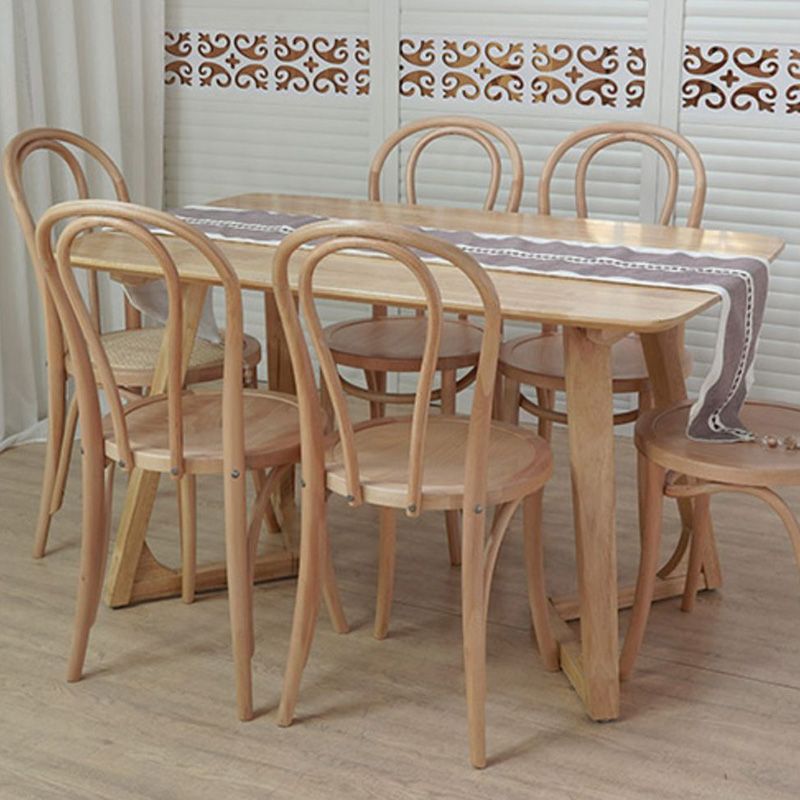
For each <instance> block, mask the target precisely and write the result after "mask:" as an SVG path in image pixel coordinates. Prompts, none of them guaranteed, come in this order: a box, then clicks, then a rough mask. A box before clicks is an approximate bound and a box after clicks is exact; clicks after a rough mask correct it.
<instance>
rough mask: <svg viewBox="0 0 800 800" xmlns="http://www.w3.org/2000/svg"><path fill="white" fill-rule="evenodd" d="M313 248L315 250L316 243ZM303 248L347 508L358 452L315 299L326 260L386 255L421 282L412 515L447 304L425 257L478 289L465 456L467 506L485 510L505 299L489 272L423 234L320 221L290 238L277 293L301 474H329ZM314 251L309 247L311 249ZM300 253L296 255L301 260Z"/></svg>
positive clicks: (357, 497) (280, 258)
mask: <svg viewBox="0 0 800 800" xmlns="http://www.w3.org/2000/svg"><path fill="white" fill-rule="evenodd" d="M312 243H313V244H312ZM300 248H304V249H303V251H302V264H301V265H300V267H299V274H298V278H297V292H298V295H299V312H300V313H302V316H303V318H304V320H305V322H306V325H307V329H308V333H309V338H310V340H311V344H312V347H313V348H314V351H315V353H316V356H317V359H318V361H319V364H320V371H321V381H323V382H324V385H325V388H326V389H327V391H328V394H329V397H330V399H331V402H332V406H333V411H334V414H335V417H336V423H337V427H338V435H339V437H340V441H341V445H342V454H343V459H344V466H345V472H346V479H347V491H348V498H347V499H348V502H350V504H351V505H359V504H360V503H361V502H362V493H361V482H360V476H359V467H358V454H357V452H356V449H355V444H354V437H353V423H352V420H351V418H350V414H349V410H348V407H347V401H346V398H345V394H344V392H343V390H342V387H341V384H340V382H339V376H338V373H337V371H336V364H335V362H334V360H333V357H332V355H331V352H330V350H329V349H328V346H327V344H326V341H325V337H324V334H323V330H322V322H321V321H320V318H319V315H318V313H317V310H316V307H315V305H314V297H313V278H314V272H315V270H316V269H317V267H318V266H319V264H320V262H322V261H323V260H324V259H325V258H326V257H328V256H330V255H333V254H336V253H340V252H342V251H345V250H346V251H348V252H350V253H351V252H352V251H354V250H362V251H369V252H370V253H376V252H377V253H380V254H382V255H383V256H387V257H388V258H390V259H392V260H393V261H395V262H397V263H399V264H401V265H402V266H404V267H405V268H406V269H408V270H409V271H410V272H411V273H412V274H413V275H414V277H415V278H416V280H417V282H418V283H419V285H420V287H421V289H422V292H423V295H424V297H425V302H426V305H427V335H426V341H425V348H424V351H423V353H424V354H423V358H422V366H421V369H420V371H419V383H418V386H417V394H416V400H415V403H414V407H413V414H412V424H411V437H410V441H409V476H408V487H407V503H406V513H407V514H408V515H409V516H417V515H418V514H419V513H420V512H421V510H422V509H421V502H420V498H421V487H422V480H423V473H424V466H425V465H424V452H425V437H426V432H427V427H428V414H429V409H430V400H431V392H432V390H433V378H434V374H435V372H436V361H437V358H438V352H439V342H440V336H441V329H442V316H443V310H442V298H441V295H440V293H439V287H438V284H437V283H436V280H435V279H434V277H433V274H432V273H431V271H430V269H429V268H428V267H427V266H426V264H425V262H424V261H423V260H422V258H421V254H424V253H428V254H430V255H431V256H433V257H434V258H436V259H437V260H443V261H445V262H448V263H449V264H451V265H452V266H453V267H455V268H456V269H458V270H460V271H461V272H462V273H463V274H464V275H465V276H466V278H467V279H468V280H469V281H470V283H471V284H472V285H473V286H474V287H475V289H476V290H477V292H478V294H479V296H480V298H481V300H482V302H483V308H484V328H483V331H484V332H483V341H482V345H481V351H480V359H479V362H478V367H477V377H476V381H475V397H474V401H473V405H472V412H471V415H470V423H469V433H468V442H467V457H466V481H467V485H466V487H465V492H466V495H465V504H466V503H469V502H472V503H474V504H479V505H483V504H484V502H483V497H482V496H481V493H482V492H483V491H485V484H486V470H487V460H488V459H487V448H488V443H489V425H490V421H491V410H492V394H493V391H494V379H495V372H496V368H497V357H498V353H499V347H500V324H501V315H500V301H499V299H498V297H497V293H496V291H495V288H494V284H493V283H492V281H491V278H490V277H489V275H488V273H487V272H486V271H485V270H484V269H483V268H482V267H481V266H480V265H479V264H478V263H477V262H476V261H475V260H474V259H473V258H472V257H471V256H469V255H467V254H466V253H464V252H462V251H461V250H459V249H458V248H457V247H455V246H453V245H451V244H448V243H447V242H443V241H441V240H440V239H435V238H434V237H432V236H428V235H426V234H424V233H421V232H419V231H414V230H410V229H408V228H403V227H400V226H396V225H388V224H379V223H362V222H340V221H331V222H318V223H315V224H312V225H306V226H304V227H302V228H300V229H299V230H297V231H295V232H294V233H292V234H291V235H290V236H287V237H286V239H284V240H283V242H282V243H281V244H280V246H279V247H278V249H277V252H276V254H275V259H274V261H273V289H274V292H275V298H276V300H277V304H278V309H279V311H280V316H281V320H282V322H283V327H284V330H285V333H286V338H287V342H288V346H289V353H290V356H291V359H292V366H293V367H294V373H295V380H296V382H297V395H298V401H299V405H300V431H301V448H302V458H303V473H304V476H305V477H306V479H308V477H309V472H308V471H310V470H316V471H317V474H319V472H320V471H321V470H322V469H324V461H323V458H324V456H323V452H322V450H323V441H324V439H323V430H324V420H323V412H322V405H321V401H320V396H319V391H318V389H317V385H316V381H315V379H314V372H313V369H312V362H311V355H310V352H309V349H308V345H307V343H306V340H305V338H304V335H303V330H302V327H301V325H300V315H299V313H298V308H297V306H296V305H295V302H294V300H293V297H292V288H291V286H290V281H289V261H290V259H291V258H292V257H293V254H294V253H295V252H296V251H298V250H299V249H300ZM306 248H309V249H306ZM300 255H301V254H299V253H298V255H297V258H299V257H300Z"/></svg>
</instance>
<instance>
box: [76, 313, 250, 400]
mask: <svg viewBox="0 0 800 800" xmlns="http://www.w3.org/2000/svg"><path fill="white" fill-rule="evenodd" d="M163 339H164V329H163V328H160V327H158V328H137V329H132V330H124V331H112V332H110V333H105V334H103V335H102V336H101V337H100V340H101V342H102V343H103V347H104V348H105V351H106V354H107V355H108V360H109V363H110V365H111V370H112V372H113V373H114V378H115V380H116V381H117V384H118V385H119V386H149V385H150V381H151V380H152V376H153V371H154V370H155V368H156V364H157V363H158V354H159V353H160V351H161V343H162V341H163ZM243 355H244V363H245V365H246V366H248V367H255V366H257V365H258V363H259V362H260V361H261V345H260V344H259V342H258V339H254V338H253V337H252V336H248V335H247V334H245V336H244V354H243ZM224 362H225V346H224V345H223V344H222V343H219V344H215V343H214V342H208V341H206V340H205V339H200V338H197V339H195V342H194V348H193V349H192V355H191V359H190V361H189V369H188V372H187V374H186V383H187V384H192V383H202V382H204V381H213V380H216V379H218V378H221V377H222V368H223V364H224ZM66 367H67V371H68V372H69V371H71V365H70V361H69V354H67V357H66Z"/></svg>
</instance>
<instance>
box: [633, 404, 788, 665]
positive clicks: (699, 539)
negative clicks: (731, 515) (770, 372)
mask: <svg viewBox="0 0 800 800" xmlns="http://www.w3.org/2000/svg"><path fill="white" fill-rule="evenodd" d="M690 406H691V404H689V403H683V404H679V405H674V406H672V407H670V408H666V409H658V410H654V411H649V412H647V413H646V414H643V415H642V417H641V418H640V419H639V421H638V422H637V423H636V430H635V442H636V448H637V450H638V458H639V463H640V466H639V482H640V485H639V490H640V498H641V499H640V508H641V513H642V518H641V523H640V524H641V539H642V549H641V557H640V562H639V576H638V579H637V583H636V593H635V597H634V605H633V612H632V615H631V621H630V627H629V629H628V635H627V637H626V639H625V644H624V647H623V650H622V657H621V661H620V676H621V677H623V678H627V677H629V676H630V675H631V673H632V671H633V667H634V664H635V661H636V657H637V655H638V653H639V649H640V647H641V644H642V639H643V638H644V631H645V627H646V625H647V618H648V616H649V614H650V606H651V604H652V601H653V590H654V586H655V579H656V571H657V568H658V567H657V559H658V554H659V543H660V539H661V528H662V519H661V516H662V505H663V498H664V496H667V497H677V498H694V508H695V526H694V531H693V536H692V540H691V547H690V550H689V565H688V571H687V575H686V583H685V585H684V592H683V600H682V603H681V608H682V610H683V611H691V610H692V609H693V608H694V602H695V597H696V595H697V590H698V588H699V586H700V581H701V573H702V571H703V565H704V564H708V563H710V562H711V560H712V559H713V558H714V551H713V543H712V541H711V538H710V537H711V530H712V528H711V507H710V506H711V495H715V494H721V493H729V492H738V493H740V494H748V495H752V496H753V497H757V498H759V499H760V500H763V501H764V502H765V503H766V504H767V505H768V506H769V507H770V508H771V509H772V510H773V511H774V512H775V513H776V514H777V515H778V517H779V518H780V520H781V522H783V525H784V527H785V528H786V531H787V532H788V534H789V539H790V541H791V544H792V548H793V550H794V557H795V561H796V562H797V565H798V567H799V568H800V525H798V521H797V518H796V517H795V515H794V514H793V513H792V511H791V509H790V508H789V506H788V505H787V503H786V501H785V500H784V499H783V498H782V497H781V496H780V495H779V494H778V493H777V492H776V491H775V488H779V487H785V486H800V447H799V446H798V436H799V435H800V408H796V407H791V406H785V405H778V404H775V403H746V404H745V406H744V408H743V409H742V413H741V419H742V422H743V423H744V425H745V427H746V428H747V429H748V430H750V431H754V432H756V439H755V440H754V441H752V442H736V443H726V444H720V443H708V442H699V441H693V440H691V439H689V438H688V437H687V435H686V426H687V422H688V417H689V410H690Z"/></svg>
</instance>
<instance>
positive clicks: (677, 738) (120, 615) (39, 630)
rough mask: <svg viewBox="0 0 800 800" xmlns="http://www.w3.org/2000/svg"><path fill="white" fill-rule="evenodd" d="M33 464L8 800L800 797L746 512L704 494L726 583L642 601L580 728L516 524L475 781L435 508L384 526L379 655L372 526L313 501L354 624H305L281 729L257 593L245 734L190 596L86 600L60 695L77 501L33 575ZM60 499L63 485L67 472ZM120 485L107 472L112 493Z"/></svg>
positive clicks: (225, 643) (769, 568)
mask: <svg viewBox="0 0 800 800" xmlns="http://www.w3.org/2000/svg"><path fill="white" fill-rule="evenodd" d="M360 405H361V404H359V406H360ZM355 410H356V411H357V412H358V411H359V410H361V411H363V413H366V411H365V409H358V408H356V409H355ZM390 413H394V412H393V411H390ZM553 448H554V450H555V456H556V457H555V475H554V477H553V480H551V482H550V483H549V484H548V486H547V493H546V497H545V504H544V530H545V532H546V534H547V574H548V582H549V588H550V590H551V592H552V593H553V594H555V595H561V594H564V593H567V592H569V591H570V590H571V588H572V584H573V576H574V564H573V550H574V544H573V541H572V536H571V534H570V529H571V525H572V521H571V509H570V506H569V501H568V495H569V491H570V487H569V466H568V459H567V458H566V432H565V431H562V430H559V429H556V430H555V431H554V434H553ZM44 449H45V447H44V445H43V444H33V445H28V446H24V447H18V448H16V449H12V450H8V451H6V452H4V453H2V454H0V493H1V494H2V508H3V515H2V520H0V544H2V547H3V558H2V559H0V654H1V655H0V684H2V686H3V690H2V695H3V697H2V713H1V714H0V796H3V798H4V800H5V798H8V800H17V798H35V799H36V800H86V799H87V798H111V797H113V798H115V800H141V798H143V797H148V798H183V797H191V798H193V799H194V800H219V798H220V797H222V796H225V797H231V798H233V797H235V798H236V799H237V800H263V798H264V797H265V795H269V796H270V797H271V798H274V800H297V798H298V797H299V796H301V795H302V797H303V800H332V798H336V799H337V800H338V799H339V798H349V800H374V798H375V797H376V796H377V797H386V798H398V799H399V798H402V800H429V798H431V797H432V796H433V797H441V798H450V797H454V796H457V797H459V798H461V799H462V800H486V798H503V799H504V800H532V798H535V799H536V800H538V799H539V798H542V799H543V800H545V799H546V800H570V799H571V798H572V799H574V798H580V799H581V800H583V799H584V798H587V800H588V799H589V798H591V799H592V800H595V798H597V799H598V800H599V798H603V800H605V798H611V797H613V798H615V800H642V799H643V798H647V800H676V798H679V797H686V798H700V797H702V798H707V799H708V800H718V799H723V798H724V800H796V798H797V796H798V793H800V774H798V770H797V748H796V740H797V719H798V714H799V713H800V680H798V676H800V646H799V643H800V615H798V613H797V609H798V601H799V598H800V588H798V580H797V571H796V568H795V566H794V563H793V560H792V557H791V548H790V547H789V545H788V542H787V540H786V538H785V536H783V535H781V529H780V523H779V522H778V521H777V518H775V520H774V523H773V521H772V518H771V517H769V516H767V515H769V514H770V513H771V512H770V511H769V510H768V509H766V507H764V506H762V505H761V504H760V503H759V502H758V501H757V500H755V499H752V498H747V497H742V496H730V497H726V498H724V499H723V498H720V499H719V502H716V501H712V502H714V517H715V521H716V525H717V528H718V529H719V530H720V531H722V532H724V536H722V537H721V541H720V548H721V555H722V557H723V561H724V566H725V577H726V585H725V588H724V590H721V591H719V592H705V593H702V594H701V595H700V596H699V597H698V599H697V607H696V610H695V612H694V613H693V614H681V613H680V611H679V603H680V600H679V599H673V600H667V601H664V602H662V603H656V604H655V605H654V606H653V609H652V611H651V614H650V620H649V623H648V630H647V636H646V638H645V641H644V645H643V649H642V652H641V655H640V657H639V663H638V670H637V672H636V673H635V675H634V679H633V680H631V681H627V682H626V683H625V684H624V685H623V693H622V709H621V710H622V719H621V720H620V721H619V722H616V723H610V724H607V725H595V724H592V723H590V722H589V721H588V720H587V719H586V716H585V714H584V713H583V710H582V707H581V704H580V701H579V699H578V696H577V695H576V693H575V692H574V691H573V690H572V689H571V688H570V686H569V684H568V682H567V680H566V678H565V677H564V675H563V674H562V673H548V672H546V671H545V670H544V669H542V667H541V665H540V661H539V658H538V655H537V653H536V649H535V647H534V646H533V644H532V641H531V630H530V612H529V608H528V601H527V597H526V587H525V569H524V558H523V551H522V536H521V513H520V512H518V514H517V516H516V517H515V518H514V520H513V521H512V527H511V530H510V532H509V533H508V535H507V537H506V543H505V544H504V546H503V550H502V552H501V554H500V560H499V563H498V567H497V573H496V576H495V581H494V584H495V585H494V588H493V593H492V602H491V605H490V608H489V621H488V650H489V662H488V663H489V675H488V677H489V692H488V697H487V716H488V719H489V722H490V736H491V738H490V745H491V752H492V753H494V757H493V758H492V759H491V761H490V768H489V769H487V770H484V771H483V772H481V773H480V774H476V773H475V772H474V771H473V770H470V769H469V767H468V766H466V765H465V763H464V754H465V742H464V738H463V736H462V735H458V734H459V733H460V731H461V728H462V726H463V716H464V710H463V703H464V700H463V690H462V678H461V670H462V667H461V659H460V653H459V643H460V639H461V627H460V619H459V607H460V576H459V571H458V570H455V569H451V568H450V567H449V566H448V564H447V560H446V558H442V557H441V556H442V552H441V551H442V541H441V535H440V534H441V521H440V518H439V515H436V514H431V515H428V516H423V517H421V518H420V519H417V520H409V519H407V518H405V517H404V516H403V515H400V516H399V517H398V530H397V535H398V551H397V565H396V582H395V593H394V602H393V612H392V618H393V622H392V633H391V635H390V636H389V637H388V638H387V639H385V640H384V641H382V642H378V641H376V640H375V639H374V638H373V636H372V621H373V614H374V604H375V595H374V585H375V579H376V573H377V566H378V565H377V558H376V549H377V525H376V523H377V513H376V511H375V510H374V509H371V508H364V509H356V510H354V509H351V508H348V507H347V506H346V505H345V504H344V503H343V502H342V501H340V500H336V499H332V500H331V504H330V508H329V517H330V527H331V536H332V540H333V546H334V554H335V558H336V567H337V575H338V578H339V583H340V587H341V590H342V594H343V599H344V603H345V607H346V609H347V612H348V615H349V617H350V619H351V621H352V623H353V631H352V632H351V633H350V634H349V635H348V636H339V635H337V634H336V633H334V632H333V630H332V629H331V627H330V625H329V624H328V623H327V621H326V620H325V619H321V620H320V625H319V630H318V633H317V640H316V646H315V648H314V652H313V653H312V657H311V659H310V660H309V663H308V666H307V668H306V672H305V677H304V683H305V691H304V693H303V722H302V724H301V725H295V726H294V727H292V728H291V729H288V730H282V729H279V728H277V727H276V726H275V725H274V724H273V720H274V715H275V708H276V705H277V702H278V697H279V692H280V675H281V672H282V669H283V666H284V657H285V653H286V646H287V643H288V639H289V628H290V621H291V612H292V604H293V601H294V589H295V586H294V582H292V581H278V582H273V583H268V584H261V585H259V586H257V587H256V589H255V597H254V604H255V612H256V613H255V624H256V642H257V648H256V655H255V658H254V680H255V689H256V697H257V701H258V702H257V710H256V713H257V718H256V719H255V720H254V721H253V722H251V723H247V724H240V723H237V722H236V720H235V719H233V718H232V715H231V713H230V707H231V702H232V699H233V687H232V686H231V681H230V670H231V658H230V652H229V636H228V623H227V603H226V597H225V594H224V593H223V592H217V593H215V594H206V595H201V596H199V599H198V601H197V602H195V603H194V604H193V605H191V606H185V605H184V604H183V603H181V601H180V599H178V598H174V599H171V600H165V601H163V602H159V603H148V604H142V605H136V606H131V607H129V608H126V609H123V610H119V611H114V610H111V609H108V608H107V607H105V606H103V607H101V609H100V612H99V615H98V621H97V624H96V626H95V629H94V632H93V635H92V640H91V643H90V645H89V662H90V663H91V664H92V669H91V679H90V680H85V681H83V682H81V683H78V684H65V683H64V680H63V671H64V657H65V653H66V648H67V643H68V635H69V624H70V619H71V616H72V611H73V604H74V594H75V576H76V573H77V569H78V549H79V548H78V545H79V536H78V531H79V527H80V497H79V494H80V493H79V491H70V492H68V493H67V495H66V497H65V501H64V506H63V508H62V510H61V512H60V513H59V514H58V515H56V517H55V518H54V521H53V537H52V541H53V546H52V551H51V554H50V556H49V557H48V558H46V559H44V560H43V561H33V560H32V559H31V557H30V537H29V535H28V534H29V531H30V528H31V526H32V525H33V524H34V522H35V520H36V511H37V503H38V496H39V488H40V485H39V480H40V477H41V464H42V460H43V457H44ZM76 449H77V448H76ZM616 450H617V467H618V471H617V482H618V486H619V502H618V505H617V516H618V530H619V562H620V573H621V576H622V577H623V579H624V580H628V579H630V578H631V577H633V576H634V575H635V569H636V562H637V559H638V551H639V536H638V527H637V522H636V486H635V474H634V471H633V463H634V449H633V446H632V444H631V442H630V440H628V439H627V438H624V437H623V438H619V439H618V440H617V442H616ZM69 482H70V486H74V487H78V485H79V483H80V465H79V462H78V459H75V460H74V461H73V464H72V466H71V474H70V476H69ZM125 482H126V477H125V475H124V474H118V475H117V477H116V481H115V483H116V487H115V488H116V492H117V493H119V492H122V491H124V489H125ZM176 492H177V486H175V484H174V483H173V482H171V481H165V482H164V487H163V490H162V492H161V493H159V496H158V500H157V502H156V505H155V507H154V509H153V515H152V519H151V525H150V542H151V545H152V547H153V549H154V550H155V552H156V553H158V555H159V557H160V558H161V559H163V560H165V561H167V562H168V563H170V564H173V565H177V564H179V559H180V553H179V548H178V541H177V536H176V533H175V527H176V522H175V519H176V517H175V508H176V502H177V500H176ZM786 498H787V499H788V500H789V501H790V502H791V503H792V505H793V506H794V507H795V508H797V507H800V490H798V489H793V488H789V489H787V490H786ZM221 500H222V497H221V487H220V485H219V480H218V479H217V478H215V477H212V476H200V477H199V478H198V557H199V558H200V560H201V561H204V562H206V561H215V560H220V559H222V558H223V557H224V553H223V546H222V541H221V537H220V535H219V531H220V529H221V525H222V502H221ZM118 516H119V508H118V509H117V510H116V513H115V518H116V517H118ZM765 523H766V524H765ZM664 527H665V529H664V535H665V537H667V538H668V539H669V540H670V541H669V544H670V545H671V544H672V539H673V537H674V535H675V534H676V533H677V530H678V529H679V520H678V517H677V514H676V513H675V510H674V504H671V503H668V504H667V506H666V508H665V520H664ZM271 543H272V544H276V543H275V542H271ZM628 614H629V612H625V613H624V614H623V615H622V622H623V624H624V623H625V622H626V618H627V616H628ZM570 628H571V629H573V630H575V629H576V628H577V626H576V625H571V626H570ZM492 721H495V723H502V724H492ZM78 732H80V735H78ZM676 765H679V767H677V766H676Z"/></svg>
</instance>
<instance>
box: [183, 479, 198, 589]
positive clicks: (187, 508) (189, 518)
mask: <svg viewBox="0 0 800 800" xmlns="http://www.w3.org/2000/svg"><path fill="white" fill-rule="evenodd" d="M178 512H179V516H180V527H181V598H182V600H183V602H184V603H193V602H194V594H195V581H196V579H197V478H196V477H195V476H194V475H184V476H183V477H182V478H181V479H180V480H179V481H178Z"/></svg>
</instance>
